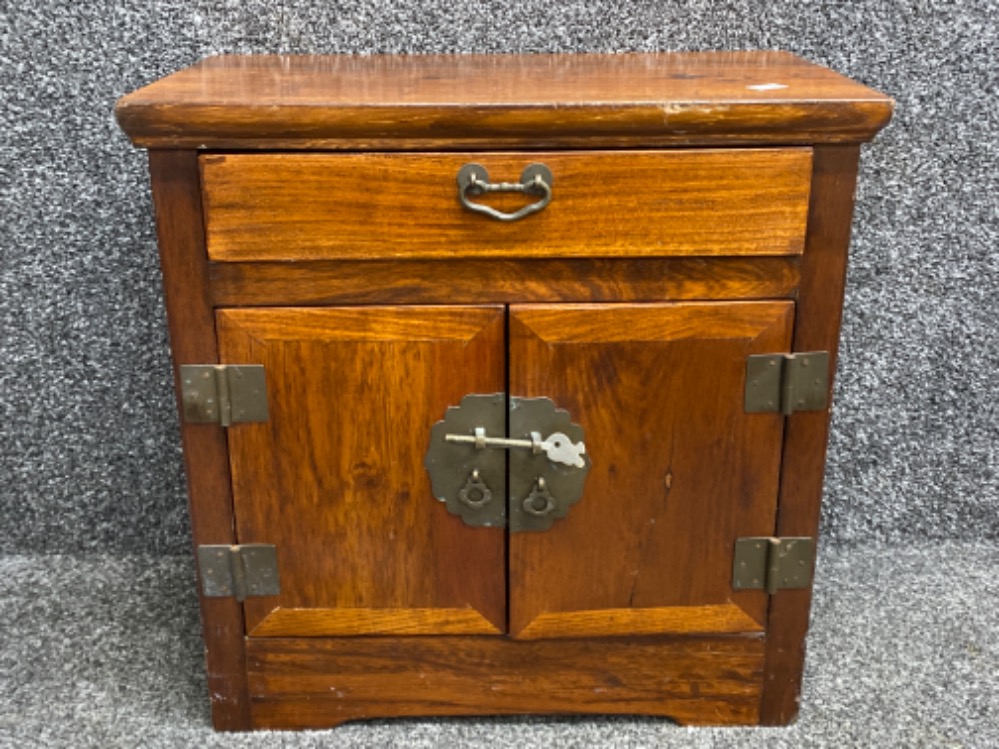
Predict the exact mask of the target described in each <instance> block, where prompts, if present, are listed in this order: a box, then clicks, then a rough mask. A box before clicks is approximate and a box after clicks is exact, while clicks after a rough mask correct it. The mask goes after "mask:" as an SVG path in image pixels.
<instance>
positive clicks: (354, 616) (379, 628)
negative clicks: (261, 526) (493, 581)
mask: <svg viewBox="0 0 999 749" xmlns="http://www.w3.org/2000/svg"><path fill="white" fill-rule="evenodd" d="M303 633H308V635H309V636H310V637H318V636H323V637H342V636H350V635H468V634H473V635H498V634H502V631H501V630H500V629H498V628H497V626H496V625H495V624H493V623H492V622H490V621H489V620H488V619H486V618H485V617H484V616H482V614H480V613H479V612H478V611H475V610H474V609H417V608H409V609H350V608H340V609H282V608H277V609H274V610H273V611H271V612H270V613H269V614H267V616H265V617H264V619H263V621H262V622H260V623H259V624H258V625H257V626H256V627H254V628H253V629H252V630H251V631H250V632H249V633H248V634H249V635H250V636H251V637H298V636H301V635H302V634H303Z"/></svg>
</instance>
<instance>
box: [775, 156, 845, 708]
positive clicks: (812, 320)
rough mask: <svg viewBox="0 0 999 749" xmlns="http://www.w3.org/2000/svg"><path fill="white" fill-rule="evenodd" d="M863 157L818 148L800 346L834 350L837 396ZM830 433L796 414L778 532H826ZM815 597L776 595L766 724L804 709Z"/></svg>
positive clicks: (811, 416) (797, 335)
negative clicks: (823, 514) (822, 511)
mask: <svg viewBox="0 0 999 749" xmlns="http://www.w3.org/2000/svg"><path fill="white" fill-rule="evenodd" d="M859 155H860V148H859V146H823V147H821V148H816V149H815V161H814V174H813V182H812V198H811V207H810V211H809V221H808V236H807V239H806V243H805V254H804V257H803V258H802V267H801V289H800V292H799V300H798V315H797V321H796V325H795V331H794V350H795V351H816V350H825V351H828V352H829V387H830V395H831V390H832V379H833V378H832V375H833V373H834V372H835V370H836V351H837V347H838V343H839V326H840V319H841V317H842V308H843V290H844V284H845V280H846V258H847V248H848V246H849V243H850V220H851V217H852V215H853V195H854V188H855V186H856V180H857V163H858V158H859ZM828 436H829V411H828V410H826V411H800V412H797V413H795V414H793V415H791V416H790V417H789V418H788V420H787V427H786V430H785V441H784V459H783V462H782V467H781V491H780V500H779V505H778V511H777V529H776V533H777V535H778V536H815V535H816V534H817V533H818V527H819V507H820V502H821V499H822V478H823V471H824V469H825V455H826V441H827V439H828ZM811 596H812V592H811V589H810V588H805V589H801V590H784V591H781V592H780V593H779V594H778V595H776V596H774V597H773V599H772V600H771V603H770V612H769V617H770V628H769V634H768V640H767V674H766V682H765V687H764V693H763V705H762V712H761V722H762V723H764V724H770V725H783V724H785V723H788V722H790V721H791V720H793V719H794V718H795V716H796V715H797V713H798V697H799V694H800V691H801V673H802V667H803V665H804V657H805V634H806V632H807V630H808V611H809V607H810V604H811Z"/></svg>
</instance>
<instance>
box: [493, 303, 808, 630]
mask: <svg viewBox="0 0 999 749" xmlns="http://www.w3.org/2000/svg"><path fill="white" fill-rule="evenodd" d="M793 322H794V303H793V302H791V301H763V302H725V303H717V302H697V303H671V304H629V305H617V304H611V305H600V304H580V305H515V306H512V307H511V309H510V363H509V367H510V387H509V392H510V395H511V396H521V397H548V398H550V399H552V400H553V401H554V402H555V403H556V404H557V405H558V406H559V407H560V408H564V409H567V410H568V411H569V413H570V414H571V417H572V420H573V421H574V422H576V423H578V424H580V425H581V426H582V427H583V428H584V429H585V433H586V449H587V453H588V455H589V457H590V460H591V467H590V470H589V475H588V478H587V480H586V486H585V489H584V492H583V495H582V499H581V500H580V501H579V502H578V503H577V504H575V505H573V506H572V508H571V509H570V511H569V513H568V515H567V516H566V517H565V518H564V519H561V520H558V521H556V522H555V524H554V525H553V526H552V527H551V528H550V529H549V530H547V531H543V532H523V533H512V534H511V535H510V541H509V564H510V575H509V586H510V587H509V600H510V608H509V616H510V634H511V635H512V636H514V637H518V638H521V639H531V638H547V637H584V636H602V635H626V634H657V633H727V632H730V633H735V632H758V631H763V630H765V628H766V613H767V599H766V595H765V593H763V592H762V591H733V590H732V552H733V548H734V544H735V540H736V539H737V538H739V537H742V536H769V535H772V534H773V532H774V520H775V513H776V506H777V491H778V484H779V474H780V458H781V443H782V437H783V429H784V418H783V416H782V415H781V414H779V413H773V414H769V413H746V412H745V409H744V405H743V403H744V388H745V372H746V358H747V357H748V356H750V355H752V354H767V353H779V352H787V351H789V345H790V342H791V333H792V327H793ZM511 499H512V500H516V498H511Z"/></svg>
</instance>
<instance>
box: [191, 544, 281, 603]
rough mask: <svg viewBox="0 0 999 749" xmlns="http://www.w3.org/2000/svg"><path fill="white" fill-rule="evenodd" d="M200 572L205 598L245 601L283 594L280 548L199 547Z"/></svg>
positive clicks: (249, 546)
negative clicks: (251, 598) (229, 598)
mask: <svg viewBox="0 0 999 749" xmlns="http://www.w3.org/2000/svg"><path fill="white" fill-rule="evenodd" d="M198 571H199V573H200V577H201V593H202V595H204V596H205V598H228V597H233V598H235V599H236V600H237V601H245V600H246V599H247V598H250V597H252V596H276V595H278V594H279V593H280V592H281V581H280V580H279V579H278V568H277V549H275V548H274V546H272V545H270V544H244V545H242V546H225V545H223V546H199V547H198Z"/></svg>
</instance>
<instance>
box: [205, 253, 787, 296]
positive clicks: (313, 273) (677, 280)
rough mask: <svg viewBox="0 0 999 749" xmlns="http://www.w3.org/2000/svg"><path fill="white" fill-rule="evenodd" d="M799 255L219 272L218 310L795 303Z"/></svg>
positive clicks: (268, 266)
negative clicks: (751, 301)
mask: <svg viewBox="0 0 999 749" xmlns="http://www.w3.org/2000/svg"><path fill="white" fill-rule="evenodd" d="M799 262H800V259H799V257H798V256H795V255H789V256H784V257H710V258H617V259H614V260H607V259H601V258H596V259H594V258H585V259H562V260H546V259H521V260H503V259H488V260H486V259H474V258H466V259H461V260H356V261H349V260H348V261H343V260H318V261H309V262H299V263H281V262H271V263H212V264H211V266H210V273H211V294H212V301H213V302H214V303H215V305H216V306H219V307H240V306H274V305H311V304H314V305H327V304H385V303H394V304H428V303H429V304H432V303H435V302H440V301H441V300H443V299H446V300H448V301H449V302H451V303H453V304H491V303H513V302H652V301H664V300H677V299H775V298H780V297H791V296H794V295H795V293H796V292H797V288H798V277H799V275H800V274H799V271H798V264H799Z"/></svg>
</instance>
